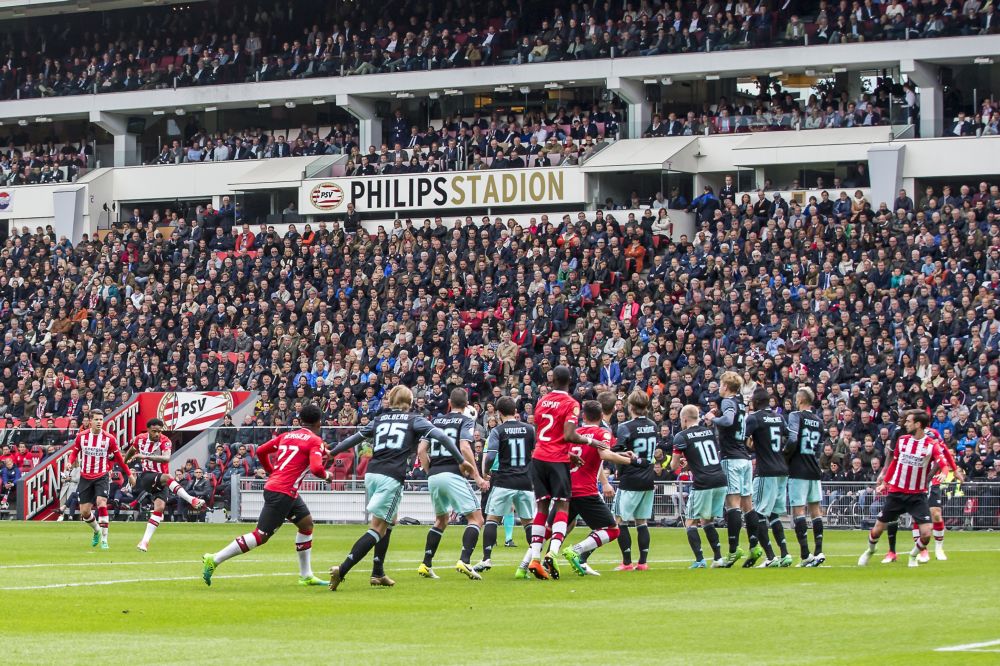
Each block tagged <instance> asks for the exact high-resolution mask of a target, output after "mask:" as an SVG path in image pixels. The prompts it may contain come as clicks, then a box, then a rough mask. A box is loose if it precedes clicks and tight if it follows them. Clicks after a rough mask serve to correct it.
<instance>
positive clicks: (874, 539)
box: [868, 530, 878, 553]
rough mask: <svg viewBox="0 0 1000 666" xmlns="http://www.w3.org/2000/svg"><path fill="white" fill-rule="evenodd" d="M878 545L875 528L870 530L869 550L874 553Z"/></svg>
mask: <svg viewBox="0 0 1000 666" xmlns="http://www.w3.org/2000/svg"><path fill="white" fill-rule="evenodd" d="M877 545H878V537H877V536H875V532H874V530H868V552H869V553H874V552H875V547H876V546H877Z"/></svg>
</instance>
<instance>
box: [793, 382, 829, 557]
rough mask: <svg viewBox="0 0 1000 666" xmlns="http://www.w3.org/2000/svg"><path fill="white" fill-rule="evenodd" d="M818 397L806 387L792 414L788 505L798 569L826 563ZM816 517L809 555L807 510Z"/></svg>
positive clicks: (821, 433) (800, 393) (797, 397)
mask: <svg viewBox="0 0 1000 666" xmlns="http://www.w3.org/2000/svg"><path fill="white" fill-rule="evenodd" d="M814 401H815V395H814V394H813V392H812V389H809V388H806V387H803V388H800V389H799V390H798V392H797V393H796V394H795V405H796V407H798V410H797V411H794V412H792V413H791V414H789V415H788V450H787V451H786V454H787V456H788V503H789V504H790V505H791V507H792V520H793V523H794V525H795V538H796V539H798V542H799V550H800V551H801V556H802V560H801V561H800V562H799V563H798V565H797V566H800V567H818V566H819V565H821V564H823V562H825V561H826V556H825V555H824V554H823V511H822V509H820V506H819V500H820V498H821V497H822V496H823V489H822V488H821V487H820V483H819V477H820V469H819V452H820V451H819V441H820V438H821V437H822V436H823V431H822V427H823V426H822V423H821V422H820V420H819V417H818V416H816V414H814V413H813V412H812V407H813V402H814ZM807 506H808V507H809V515H810V516H811V517H812V528H813V538H814V539H815V543H816V549H815V550H814V551H813V552H812V553H810V552H809V527H808V525H807V524H806V507H807Z"/></svg>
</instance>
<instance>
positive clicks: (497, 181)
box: [299, 168, 585, 215]
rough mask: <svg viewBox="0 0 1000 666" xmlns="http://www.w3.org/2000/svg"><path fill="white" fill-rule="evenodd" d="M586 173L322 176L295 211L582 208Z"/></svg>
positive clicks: (302, 193)
mask: <svg viewBox="0 0 1000 666" xmlns="http://www.w3.org/2000/svg"><path fill="white" fill-rule="evenodd" d="M583 180H584V175H583V174H582V173H580V172H579V171H577V170H576V169H572V170H570V169H559V168H546V169H513V170H496V171H488V170H487V171H460V172H452V173H428V174H408V175H400V176H366V177H361V178H324V179H313V180H306V181H303V182H302V187H301V188H300V189H299V210H300V211H301V212H302V213H305V214H307V215H310V214H311V215H321V214H324V213H326V214H331V213H333V214H336V213H345V212H346V211H347V204H349V203H353V204H354V208H355V209H356V210H358V211H359V212H366V211H367V212H391V211H397V210H424V209H449V208H473V207H477V206H483V207H487V206H489V207H506V206H529V205H532V204H580V203H583V202H584V200H585V196H584V186H583Z"/></svg>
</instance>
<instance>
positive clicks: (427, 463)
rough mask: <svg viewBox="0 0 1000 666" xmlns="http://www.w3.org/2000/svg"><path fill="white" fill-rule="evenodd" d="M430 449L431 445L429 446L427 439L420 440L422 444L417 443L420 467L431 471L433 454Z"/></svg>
mask: <svg viewBox="0 0 1000 666" xmlns="http://www.w3.org/2000/svg"><path fill="white" fill-rule="evenodd" d="M429 450H430V446H428V444H427V440H426V439H422V440H420V444H418V445H417V460H419V461H420V469H422V470H424V471H425V472H430V471H431V456H430V453H429Z"/></svg>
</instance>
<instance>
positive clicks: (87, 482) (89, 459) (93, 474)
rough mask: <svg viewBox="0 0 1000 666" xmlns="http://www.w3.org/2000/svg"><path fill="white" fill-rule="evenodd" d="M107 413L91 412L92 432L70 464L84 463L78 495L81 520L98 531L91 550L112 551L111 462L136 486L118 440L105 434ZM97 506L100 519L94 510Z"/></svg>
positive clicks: (76, 446) (83, 436) (84, 435)
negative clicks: (110, 549)
mask: <svg viewBox="0 0 1000 666" xmlns="http://www.w3.org/2000/svg"><path fill="white" fill-rule="evenodd" d="M103 426H104V412H101V411H98V410H92V411H91V412H90V429H89V430H85V431H83V430H81V431H80V433H79V434H77V436H76V440H74V442H73V448H72V449H71V450H70V459H69V464H70V465H72V464H73V463H75V462H76V461H77V460H79V461H80V485H79V486H78V487H77V493H78V495H79V498H80V519H81V520H82V521H83V522H85V523H87V524H88V525H90V528H91V529H92V530H94V538H93V540H92V541H91V542H90V545H91V546H96V545H98V544H100V545H101V549H102V550H107V549H108V493H109V491H110V490H111V480H110V478H109V474H108V473H109V472H110V471H111V460H112V459H113V460H114V462H116V463H118V466H119V467H121V468H122V470H124V471H125V473H126V474H128V481H129V483H130V484H132V485H135V475H134V474H132V471H131V470H129V468H128V465H127V464H126V463H125V458H123V457H122V452H121V449H119V448H118V440H117V439H116V438H115V436H114V435H112V434H111V433H109V432H104V431H103V430H102V429H101V428H102V427H103ZM95 503H96V504H97V517H96V518H95V517H94V513H93V512H92V511H91V508H92V507H93V506H94V504H95Z"/></svg>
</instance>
